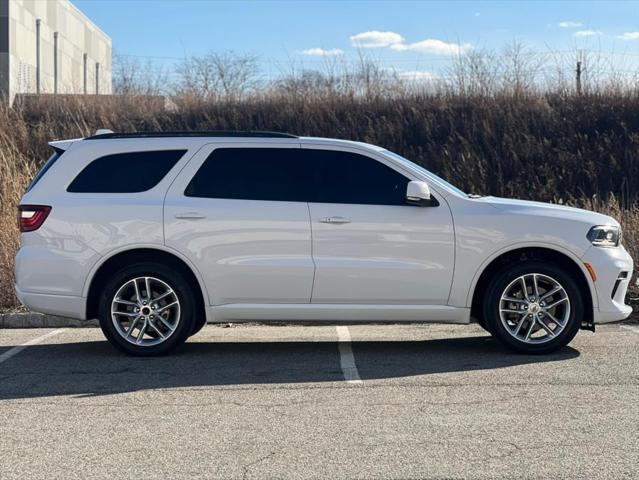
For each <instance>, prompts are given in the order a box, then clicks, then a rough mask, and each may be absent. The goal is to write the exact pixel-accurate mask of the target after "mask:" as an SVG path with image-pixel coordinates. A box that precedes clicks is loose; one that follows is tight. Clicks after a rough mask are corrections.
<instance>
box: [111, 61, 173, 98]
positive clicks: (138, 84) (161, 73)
mask: <svg viewBox="0 0 639 480" xmlns="http://www.w3.org/2000/svg"><path fill="white" fill-rule="evenodd" d="M167 84H168V73H167V72H166V71H165V70H164V69H163V68H161V67H156V66H154V65H153V64H152V63H151V62H142V61H140V60H139V59H138V58H135V57H130V56H126V55H114V56H113V91H114V93H116V94H119V95H161V94H163V93H165V91H166V85H167Z"/></svg>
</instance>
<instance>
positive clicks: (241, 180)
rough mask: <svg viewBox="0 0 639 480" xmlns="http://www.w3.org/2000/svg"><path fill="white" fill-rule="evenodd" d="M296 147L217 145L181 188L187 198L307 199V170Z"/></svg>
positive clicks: (293, 200)
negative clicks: (187, 182)
mask: <svg viewBox="0 0 639 480" xmlns="http://www.w3.org/2000/svg"><path fill="white" fill-rule="evenodd" d="M299 152H300V149H299V148H217V149H215V150H214V151H213V153H211V155H209V157H208V158H207V159H206V160H205V161H204V163H203V164H202V166H201V167H200V169H199V170H198V171H197V173H196V174H195V176H194V177H193V178H192V179H191V181H190V183H189V184H188V186H187V187H186V190H185V191H184V195H186V196H187V197H204V198H227V199H236V200H275V201H286V202H306V201H308V196H309V190H308V187H309V179H310V176H309V173H308V171H307V169H306V168H305V165H304V164H303V163H301V162H300V158H299Z"/></svg>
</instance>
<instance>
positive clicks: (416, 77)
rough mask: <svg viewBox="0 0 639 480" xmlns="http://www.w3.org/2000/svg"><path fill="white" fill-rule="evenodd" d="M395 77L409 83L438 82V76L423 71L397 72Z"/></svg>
mask: <svg viewBox="0 0 639 480" xmlns="http://www.w3.org/2000/svg"><path fill="white" fill-rule="evenodd" d="M397 76H398V77H399V78H400V79H402V80H407V81H409V82H433V81H435V80H439V76H438V75H436V74H434V73H432V72H426V71H423V70H409V71H405V72H397Z"/></svg>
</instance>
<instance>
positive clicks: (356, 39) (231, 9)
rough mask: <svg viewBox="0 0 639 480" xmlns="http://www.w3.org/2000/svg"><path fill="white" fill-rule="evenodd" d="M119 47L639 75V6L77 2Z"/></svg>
mask: <svg viewBox="0 0 639 480" xmlns="http://www.w3.org/2000/svg"><path fill="white" fill-rule="evenodd" d="M72 1H73V3H74V4H75V5H76V6H78V7H79V8H80V9H81V10H82V11H83V12H84V13H85V14H86V15H87V16H88V17H89V18H91V19H92V20H93V21H94V22H95V23H96V24H97V25H98V26H99V27H100V28H101V29H102V30H104V31H105V32H106V33H107V34H108V35H110V36H111V38H112V39H113V49H114V53H116V54H120V55H127V56H130V57H131V58H138V59H140V60H141V61H145V62H146V61H148V62H152V63H153V65H154V66H157V68H168V69H171V68H172V65H174V64H175V62H177V61H179V60H180V59H182V58H184V57H185V56H190V55H200V54H203V53H206V52H208V51H211V50H214V51H222V50H232V51H235V52H243V53H252V54H255V55H257V56H258V57H259V61H260V67H261V69H262V71H263V73H264V75H266V76H268V77H275V76H277V75H278V74H281V73H285V72H286V71H288V69H290V65H291V64H292V63H293V64H295V66H296V68H316V67H321V65H323V64H325V63H326V61H327V60H338V61H345V62H349V61H355V60H356V58H357V56H358V52H363V53H364V54H365V55H366V56H368V57H369V58H372V59H375V60H376V61H378V62H380V63H382V64H383V65H384V66H385V67H387V68H390V69H393V70H395V71H397V72H406V73H409V72H412V73H416V74H419V72H423V74H424V76H427V75H428V74H429V73H432V72H441V71H442V70H443V69H445V68H446V66H447V65H449V64H450V62H451V56H453V55H455V54H457V53H463V52H468V51H477V50H481V49H493V50H500V49H502V48H503V47H504V46H505V45H506V44H509V43H512V42H513V41H518V42H522V43H523V44H524V45H526V46H527V47H528V48H529V49H530V50H531V51H534V52H548V51H554V52H559V53H562V52H566V55H568V51H570V52H571V53H570V55H573V54H574V51H575V50H576V49H582V50H586V51H592V52H600V53H602V54H605V55H606V56H607V58H610V59H611V61H612V62H614V64H615V68H619V69H628V70H636V69H637V68H638V66H639V0H629V1H612V0H611V1H584V0H565V1H544V0H537V1H516V0H511V1H509V0H501V1H455V0H451V1H417V0H415V1H401V0H398V1H365V0H361V1H333V0H324V1H302V0H297V1H296V0H289V1H266V0H254V1H245V0H236V1H213V0H72Z"/></svg>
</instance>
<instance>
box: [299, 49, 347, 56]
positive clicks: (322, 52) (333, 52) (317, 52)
mask: <svg viewBox="0 0 639 480" xmlns="http://www.w3.org/2000/svg"><path fill="white" fill-rule="evenodd" d="M302 54H304V55H309V56H311V57H337V56H339V55H344V50H342V49H341V48H331V49H328V50H326V49H324V48H307V49H306V50H302Z"/></svg>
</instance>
